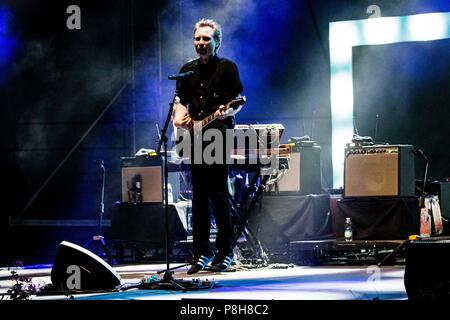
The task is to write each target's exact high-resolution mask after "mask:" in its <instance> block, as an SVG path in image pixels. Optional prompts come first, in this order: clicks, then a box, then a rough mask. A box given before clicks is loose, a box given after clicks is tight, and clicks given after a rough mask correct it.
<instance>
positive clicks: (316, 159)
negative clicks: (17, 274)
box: [278, 146, 322, 194]
mask: <svg viewBox="0 0 450 320" xmlns="http://www.w3.org/2000/svg"><path fill="white" fill-rule="evenodd" d="M278 191H279V192H284V193H289V192H290V193H292V192H294V193H299V194H313V193H321V192H322V183H321V170H320V147H319V146H308V147H299V148H294V150H293V152H292V153H291V155H290V161H289V170H288V171H287V172H286V174H285V175H283V176H282V177H281V178H280V180H279V181H278Z"/></svg>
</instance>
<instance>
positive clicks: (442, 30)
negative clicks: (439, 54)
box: [407, 13, 448, 41]
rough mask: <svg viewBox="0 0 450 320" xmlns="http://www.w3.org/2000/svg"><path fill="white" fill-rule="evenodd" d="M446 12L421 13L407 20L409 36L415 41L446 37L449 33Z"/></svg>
mask: <svg viewBox="0 0 450 320" xmlns="http://www.w3.org/2000/svg"><path fill="white" fill-rule="evenodd" d="M447 22H448V21H447V17H446V16H445V14H442V13H436V14H419V15H416V16H412V17H409V18H408V20H407V26H408V32H409V36H410V37H411V39H412V40H413V41H428V40H437V39H442V38H445V37H446V36H448V35H447V33H448V25H447Z"/></svg>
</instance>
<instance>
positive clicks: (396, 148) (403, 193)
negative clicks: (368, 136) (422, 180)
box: [344, 145, 415, 197]
mask: <svg viewBox="0 0 450 320" xmlns="http://www.w3.org/2000/svg"><path fill="white" fill-rule="evenodd" d="M412 150H413V146H412V145H374V146H363V147H358V148H348V149H346V150H345V163H344V197H380V196H381V197H383V196H387V197H389V196H394V197H395V196H397V197H413V196H414V195H415V193H414V155H413V153H412Z"/></svg>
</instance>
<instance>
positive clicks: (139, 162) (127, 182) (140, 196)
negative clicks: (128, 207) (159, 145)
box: [121, 156, 163, 203]
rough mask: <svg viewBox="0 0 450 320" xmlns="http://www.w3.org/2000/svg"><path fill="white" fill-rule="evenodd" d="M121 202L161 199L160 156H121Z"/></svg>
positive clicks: (158, 200) (145, 201) (148, 201)
mask: <svg viewBox="0 0 450 320" xmlns="http://www.w3.org/2000/svg"><path fill="white" fill-rule="evenodd" d="M121 168H122V202H134V203H136V202H143V203H155V202H162V201H163V187H162V183H163V176H162V160H161V157H159V156H155V157H146V156H144V157H123V158H121Z"/></svg>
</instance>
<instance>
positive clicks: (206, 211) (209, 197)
mask: <svg viewBox="0 0 450 320" xmlns="http://www.w3.org/2000/svg"><path fill="white" fill-rule="evenodd" d="M191 173H192V192H193V195H192V196H193V198H192V234H193V242H194V243H193V246H194V256H196V257H199V256H200V255H207V256H211V254H212V250H211V248H210V243H209V237H210V231H211V229H210V228H211V209H212V212H213V213H214V216H215V219H216V225H217V237H216V249H217V253H218V255H220V256H222V255H223V256H225V255H228V254H230V253H231V252H232V251H233V248H232V245H233V243H232V242H233V226H232V222H231V211H230V203H229V194H228V165H226V164H213V165H205V164H194V165H191Z"/></svg>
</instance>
